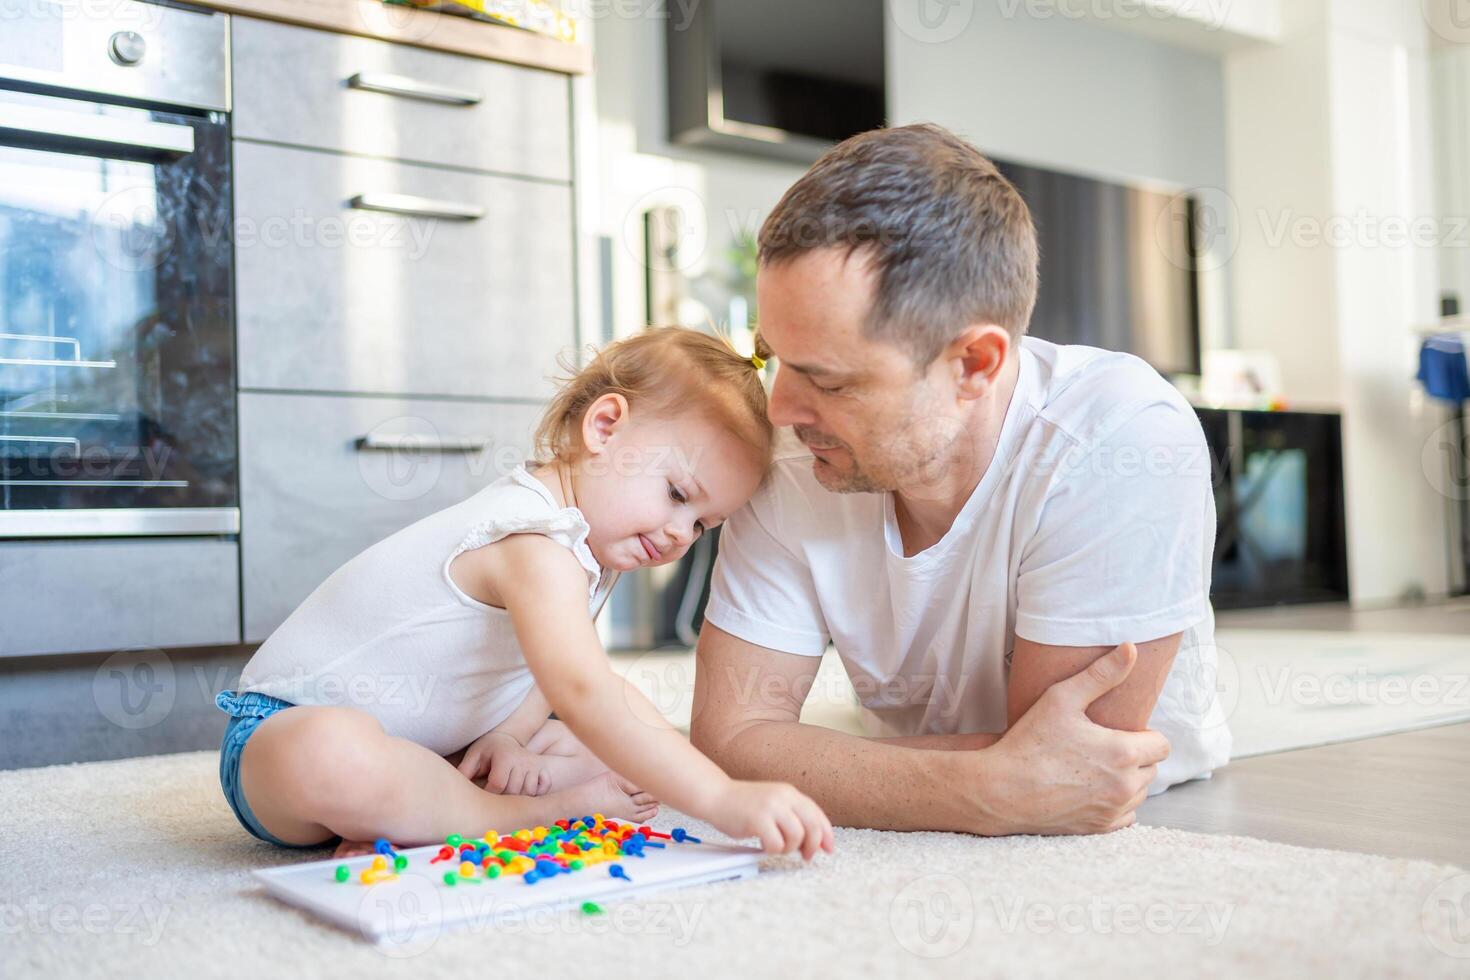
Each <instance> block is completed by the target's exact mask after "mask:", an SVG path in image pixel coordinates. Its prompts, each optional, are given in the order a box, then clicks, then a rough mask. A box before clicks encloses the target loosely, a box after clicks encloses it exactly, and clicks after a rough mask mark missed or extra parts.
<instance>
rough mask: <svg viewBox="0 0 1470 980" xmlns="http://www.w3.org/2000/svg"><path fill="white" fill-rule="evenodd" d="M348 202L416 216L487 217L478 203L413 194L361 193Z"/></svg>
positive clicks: (359, 207) (356, 206) (467, 218)
mask: <svg viewBox="0 0 1470 980" xmlns="http://www.w3.org/2000/svg"><path fill="white" fill-rule="evenodd" d="M347 203H348V206H349V207H352V208H356V209H357V210H359V211H387V212H388V213H389V214H406V215H410V216H412V217H416V218H445V219H447V220H450V221H478V220H479V219H481V218H483V217H485V209H484V208H482V207H480V206H479V205H476V204H460V203H459V202H457V201H436V200H434V199H433V198H428V197H418V196H416V195H413V194H359V195H357V196H356V197H354V198H353V199H352V200H351V201H348V202H347Z"/></svg>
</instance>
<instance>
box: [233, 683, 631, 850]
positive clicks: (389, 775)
mask: <svg viewBox="0 0 1470 980" xmlns="http://www.w3.org/2000/svg"><path fill="white" fill-rule="evenodd" d="M240 785H241V788H242V789H243V790H244V793H245V799H246V800H247V801H248V802H249V804H250V809H251V810H252V811H253V812H254V813H255V816H256V819H257V820H259V821H260V823H261V825H262V826H264V827H265V829H266V830H268V831H270V832H271V833H272V834H274V835H275V836H277V837H279V838H280V839H281V840H283V841H286V842H287V843H290V844H319V843H324V842H326V841H327V840H330V839H331V838H332V837H334V836H341V837H343V838H345V839H346V840H349V841H362V840H372V839H374V838H377V837H386V838H388V839H389V840H391V841H393V842H394V843H397V844H403V845H405V846H413V845H417V844H431V843H436V842H438V841H442V840H443V839H444V838H445V837H446V836H447V835H449V834H467V835H469V834H480V833H482V832H483V831H484V830H486V829H492V830H499V831H509V830H515V829H517V828H520V827H531V826H537V825H544V824H547V823H550V822H552V821H554V820H558V819H560V818H563V817H568V816H572V815H575V814H584V813H594V812H595V813H606V814H608V815H609V816H617V817H623V818H627V819H634V820H637V821H639V822H642V821H645V820H648V819H650V818H651V817H652V816H653V814H654V813H655V812H657V804H655V803H654V802H653V800H652V798H651V797H649V796H648V795H647V794H644V793H637V792H634V793H632V794H630V792H629V791H630V790H631V789H632V786H631V785H630V784H629V783H627V781H625V780H623V779H620V778H619V777H617V776H614V775H613V774H612V773H607V774H606V775H605V776H603V777H599V778H597V779H594V780H592V781H590V782H586V783H583V784H581V785H578V786H573V787H570V788H568V789H566V790H561V791H558V792H553V793H548V794H546V795H545V796H535V797H532V796H496V795H494V794H492V793H487V792H485V791H484V790H483V789H480V788H479V787H477V786H475V785H474V784H473V783H471V782H470V781H469V780H468V779H465V778H464V776H463V775H461V774H460V773H459V772H458V771H457V770H456V769H455V768H454V767H453V766H451V765H450V764H449V763H448V762H447V761H445V760H444V759H443V758H441V757H440V756H438V755H436V754H435V753H434V752H432V751H430V750H429V749H426V748H424V747H423V746H422V745H418V744H416V743H414V742H410V741H407V740H406V739H401V738H394V737H392V736H390V735H388V734H387V733H386V732H384V731H383V727H382V725H380V724H379V723H378V721H377V719H376V718H374V717H372V716H371V715H369V714H367V713H366V712H362V711H358V710H357V709H355V708H326V707H308V706H299V707H295V708H290V709H287V710H285V711H281V712H279V713H277V714H274V715H271V716H270V717H269V718H267V719H266V720H265V721H263V722H261V724H260V727H259V728H258V729H256V731H255V733H254V734H253V735H251V736H250V740H249V741H248V742H246V743H245V750H244V752H243V753H242V754H241V757H240Z"/></svg>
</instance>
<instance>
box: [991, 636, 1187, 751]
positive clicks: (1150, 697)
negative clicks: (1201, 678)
mask: <svg viewBox="0 0 1470 980" xmlns="http://www.w3.org/2000/svg"><path fill="white" fill-rule="evenodd" d="M1183 636H1184V634H1183V633H1175V634H1174V635H1173V636H1165V637H1162V638H1160V639H1157V640H1150V641H1148V642H1147V643H1140V644H1138V662H1137V663H1136V664H1134V665H1133V672H1132V673H1131V674H1129V675H1128V679H1127V680H1126V681H1124V682H1123V683H1122V684H1119V685H1118V686H1117V687H1115V688H1113V690H1111V691H1109V692H1108V693H1106V694H1104V695H1103V696H1102V697H1100V698H1098V699H1097V700H1096V701H1094V702H1093V703H1092V705H1091V706H1090V707H1089V708H1088V709H1087V717H1089V718H1091V719H1092V720H1093V721H1094V722H1096V723H1097V724H1099V725H1102V726H1104V727H1106V728H1116V729H1118V730H1119V731H1124V732H1141V731H1143V730H1144V729H1145V728H1147V727H1148V719H1149V716H1150V715H1152V714H1153V711H1154V705H1155V704H1156V703H1157V702H1158V700H1159V692H1160V691H1162V690H1163V689H1164V681H1166V680H1168V678H1169V667H1170V666H1171V665H1172V664H1173V663H1174V656H1175V655H1176V654H1177V653H1178V652H1179V641H1180V639H1181V638H1182V637H1183ZM1110 649H1112V647H1106V646H1096V647H1060V646H1053V645H1050V644H1047V643H1036V642H1034V641H1032V640H1024V639H1022V638H1021V637H1019V636H1018V637H1016V649H1015V652H1014V653H1013V654H1012V656H1011V677H1010V681H1009V683H1008V684H1007V685H1006V725H1007V727H1009V726H1010V725H1014V724H1015V723H1016V722H1017V721H1019V720H1020V718H1021V716H1022V715H1024V714H1025V713H1026V712H1027V711H1030V710H1031V706H1032V705H1033V704H1035V703H1036V700H1037V699H1038V698H1040V697H1041V695H1042V694H1044V693H1045V692H1046V689H1047V688H1049V687H1051V686H1052V685H1053V684H1055V683H1057V682H1058V681H1060V680H1062V679H1064V678H1067V677H1071V676H1072V675H1073V674H1075V673H1077V672H1078V671H1079V670H1082V669H1083V668H1085V667H1086V666H1087V665H1088V664H1090V663H1092V662H1093V661H1094V660H1096V659H1097V658H1098V657H1101V656H1102V655H1103V654H1105V653H1107V652H1108V651H1109V650H1110Z"/></svg>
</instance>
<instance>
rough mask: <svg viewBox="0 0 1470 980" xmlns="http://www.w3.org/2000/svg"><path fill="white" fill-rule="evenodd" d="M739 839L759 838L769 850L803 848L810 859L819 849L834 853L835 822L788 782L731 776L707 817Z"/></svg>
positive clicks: (785, 852) (802, 850) (784, 852)
mask: <svg viewBox="0 0 1470 980" xmlns="http://www.w3.org/2000/svg"><path fill="white" fill-rule="evenodd" d="M708 819H709V822H710V823H712V824H714V826H715V827H716V829H718V830H719V831H720V832H722V833H724V834H728V835H729V836H731V837H734V838H735V839H737V840H740V839H743V838H747V837H758V838H760V842H761V847H762V848H764V849H765V852H766V853H767V854H790V853H791V852H793V851H798V850H799V851H801V856H802V857H803V858H804V859H806V860H808V861H810V860H811V859H812V858H813V857H815V856H816V853H817V851H818V850H822V851H826V852H827V853H828V854H831V853H832V850H833V847H834V844H833V841H832V822H831V821H830V820H828V819H827V815H826V814H825V813H823V812H822V810H821V808H820V807H818V806H817V805H816V804H815V803H813V802H812V801H811V800H810V799H808V798H807V797H806V796H805V795H804V794H803V793H801V792H800V791H798V790H797V789H796V787H794V786H791V785H788V784H787V783H753V782H746V781H742V780H732V781H731V782H730V784H729V786H728V787H727V788H726V789H725V790H724V791H723V792H722V793H721V794H720V796H719V797H718V798H717V800H716V802H715V806H714V809H713V813H712V814H711V815H710V816H709V817H708Z"/></svg>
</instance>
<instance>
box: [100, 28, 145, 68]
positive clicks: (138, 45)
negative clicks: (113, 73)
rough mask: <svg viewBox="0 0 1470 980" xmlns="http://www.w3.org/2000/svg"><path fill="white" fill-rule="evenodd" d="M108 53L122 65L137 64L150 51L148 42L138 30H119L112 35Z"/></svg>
mask: <svg viewBox="0 0 1470 980" xmlns="http://www.w3.org/2000/svg"><path fill="white" fill-rule="evenodd" d="M107 53H108V54H110V55H111V56H112V60H113V61H115V62H117V63H118V64H120V65H123V66H129V65H136V64H137V63H138V62H140V61H142V60H143V55H145V54H147V53H148V42H147V41H145V40H144V39H143V35H141V34H139V33H138V32H137V31H118V32H117V33H116V34H114V35H112V41H111V42H110V43H109V44H108V45H107Z"/></svg>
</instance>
